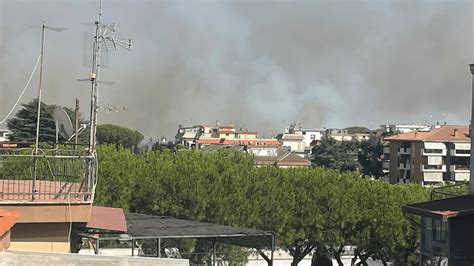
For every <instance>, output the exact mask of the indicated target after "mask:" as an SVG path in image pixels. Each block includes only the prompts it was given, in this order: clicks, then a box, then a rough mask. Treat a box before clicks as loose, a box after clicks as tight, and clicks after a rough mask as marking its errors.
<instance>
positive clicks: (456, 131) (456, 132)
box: [454, 128, 458, 137]
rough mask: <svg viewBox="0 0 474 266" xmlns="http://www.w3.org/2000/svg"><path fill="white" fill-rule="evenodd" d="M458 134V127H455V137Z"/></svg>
mask: <svg viewBox="0 0 474 266" xmlns="http://www.w3.org/2000/svg"><path fill="white" fill-rule="evenodd" d="M457 136H458V129H457V128H455V129H454V137H457Z"/></svg>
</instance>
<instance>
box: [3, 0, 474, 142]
mask: <svg viewBox="0 0 474 266" xmlns="http://www.w3.org/2000/svg"><path fill="white" fill-rule="evenodd" d="M97 8H98V1H86V0H84V1H79V0H75V1H71V0H68V1H39V0H38V1H33V0H27V1H18V0H15V1H11V0H0V30H1V31H0V119H2V118H3V116H4V115H6V113H7V112H8V110H9V109H10V108H11V106H12V105H13V104H14V102H15V100H16V98H17V96H18V94H19V93H20V91H21V90H22V88H23V86H24V84H25V83H26V80H27V79H28V75H29V74H30V72H31V70H32V68H33V66H34V63H35V61H36V59H37V57H38V54H39V49H40V25H41V23H42V21H46V23H47V24H49V25H52V26H57V27H67V28H69V30H68V31H66V32H63V33H57V32H48V34H47V41H46V54H45V69H44V73H45V76H44V84H45V85H44V94H43V99H44V101H45V102H47V103H49V104H60V105H66V106H70V107H72V106H73V105H74V99H75V98H76V97H77V98H79V99H80V101H81V108H82V113H83V114H85V115H87V116H88V113H89V111H88V110H89V94H90V85H89V84H88V83H84V82H78V81H76V80H77V78H80V77H85V76H87V75H88V72H89V71H90V66H88V65H87V66H86V65H85V64H84V63H87V62H84V33H85V32H87V31H89V32H92V31H93V27H92V26H91V25H88V24H90V23H92V22H93V21H94V20H95V19H96V16H97ZM473 12H474V8H473V4H472V1H435V0H433V1H408V0H407V1H400V0H398V1H382V0H380V1H378V0H372V1H355V0H354V1H316V0H314V1H268V0H266V1H257V0H254V1H249V0H242V1H217V0H216V1H131V0H129V1H116V0H105V1H104V21H106V22H119V27H118V30H117V33H116V35H117V36H122V37H130V38H132V39H133V45H134V47H133V49H132V51H129V52H128V51H123V50H120V51H111V52H109V55H108V67H107V68H106V69H104V70H103V72H102V79H103V80H110V81H115V82H116V84H115V85H114V86H102V89H101V91H100V103H101V104H102V105H105V104H109V105H112V106H116V107H118V108H119V111H118V112H108V113H107V112H104V111H102V112H101V113H100V115H99V120H100V122H101V123H116V124H120V125H123V126H127V127H130V128H133V129H138V130H140V131H142V132H143V133H144V135H145V136H146V137H150V136H151V137H159V136H162V135H165V136H174V134H175V132H176V129H177V126H178V125H179V124H183V125H189V124H198V123H206V124H209V123H215V121H216V120H219V121H220V123H221V124H223V123H229V122H231V121H232V122H234V124H236V126H237V127H242V128H243V129H245V128H248V129H250V130H258V131H262V132H265V133H266V134H268V135H270V134H274V133H276V132H277V131H281V130H282V129H283V128H284V127H285V126H287V125H288V124H289V123H292V122H296V123H298V124H301V125H302V126H305V127H323V126H326V127H346V126H352V125H364V126H368V127H370V128H376V127H378V125H380V124H384V123H411V122H414V123H435V122H436V121H440V122H444V121H446V122H448V123H450V124H453V123H455V124H461V123H468V121H469V117H470V113H469V111H470V96H471V94H470V91H471V90H470V74H469V69H468V64H469V63H471V62H474V58H473V41H472V40H473V34H474V30H473V29H474V27H473V15H472V14H473ZM89 61H90V60H89ZM37 82H38V81H37V78H36V77H35V79H34V80H33V82H32V85H31V87H30V88H29V89H28V92H27V93H26V94H25V96H24V98H23V100H22V102H23V103H24V102H27V101H30V100H31V99H33V98H34V97H35V95H36V89H37ZM0 126H1V125H0Z"/></svg>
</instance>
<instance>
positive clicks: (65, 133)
mask: <svg viewBox="0 0 474 266" xmlns="http://www.w3.org/2000/svg"><path fill="white" fill-rule="evenodd" d="M53 119H54V120H55V121H58V130H59V134H61V136H62V137H63V138H65V139H69V138H70V137H71V136H72V134H74V128H73V127H72V122H71V118H69V116H68V115H67V113H66V111H64V109H63V108H61V107H59V106H55V107H54V110H53Z"/></svg>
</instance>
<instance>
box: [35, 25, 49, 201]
mask: <svg viewBox="0 0 474 266" xmlns="http://www.w3.org/2000/svg"><path fill="white" fill-rule="evenodd" d="M45 30H46V25H45V23H44V21H43V26H42V28H41V55H40V70H39V85H38V111H37V114H36V139H35V155H38V147H39V132H40V117H41V89H42V87H43V57H44V40H45ZM37 168H38V161H37V159H36V158H35V159H34V166H33V180H32V184H31V200H32V201H33V200H35V191H36V189H35V185H36V184H35V183H36V171H37Z"/></svg>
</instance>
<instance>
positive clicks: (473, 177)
mask: <svg viewBox="0 0 474 266" xmlns="http://www.w3.org/2000/svg"><path fill="white" fill-rule="evenodd" d="M469 68H470V70H471V123H470V126H469V129H470V130H469V137H470V138H471V159H470V163H469V167H470V168H469V169H471V171H470V175H469V195H474V138H473V134H472V133H473V131H472V128H473V123H474V64H470V65H469Z"/></svg>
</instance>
